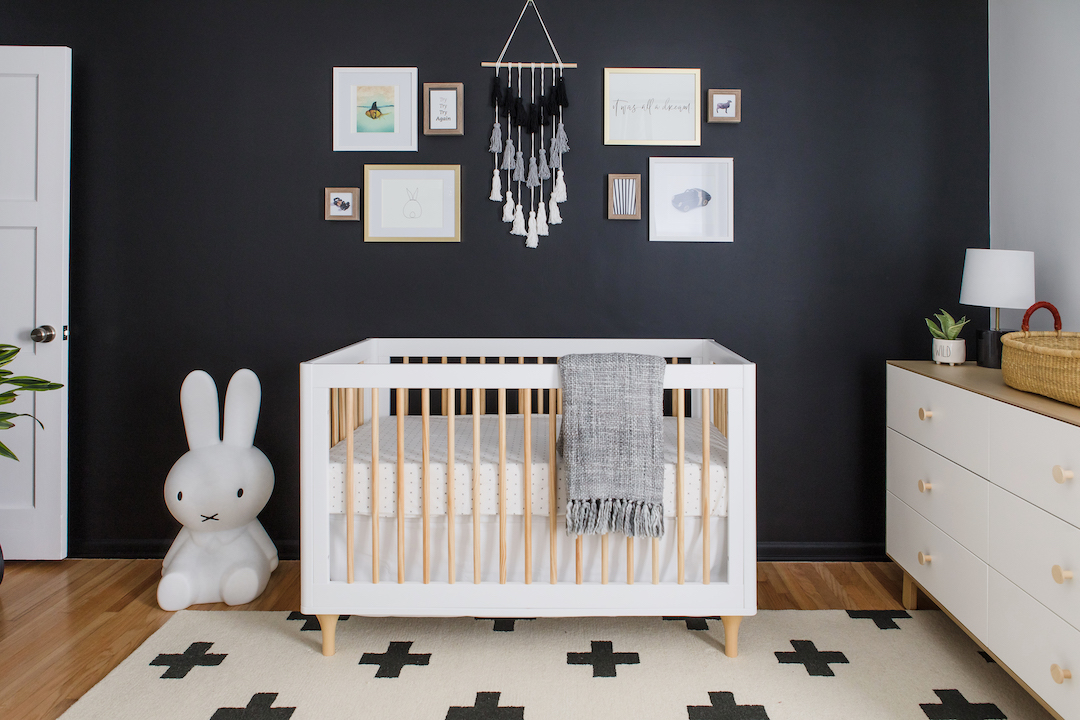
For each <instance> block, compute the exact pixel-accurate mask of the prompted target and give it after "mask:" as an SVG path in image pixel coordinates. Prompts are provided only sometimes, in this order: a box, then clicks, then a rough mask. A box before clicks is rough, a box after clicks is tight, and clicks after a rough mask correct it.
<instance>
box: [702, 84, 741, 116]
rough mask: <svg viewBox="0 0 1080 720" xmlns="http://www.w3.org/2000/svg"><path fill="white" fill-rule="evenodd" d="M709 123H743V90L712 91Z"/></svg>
mask: <svg viewBox="0 0 1080 720" xmlns="http://www.w3.org/2000/svg"><path fill="white" fill-rule="evenodd" d="M709 122H711V123H737V122H742V90H710V91H709Z"/></svg>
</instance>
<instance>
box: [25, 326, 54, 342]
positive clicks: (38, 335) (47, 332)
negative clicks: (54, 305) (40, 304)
mask: <svg viewBox="0 0 1080 720" xmlns="http://www.w3.org/2000/svg"><path fill="white" fill-rule="evenodd" d="M30 339H31V340H33V341H34V342H36V343H47V342H52V341H53V340H55V339H56V328H54V327H53V326H52V325H42V326H41V327H38V328H34V329H33V330H31V331H30Z"/></svg>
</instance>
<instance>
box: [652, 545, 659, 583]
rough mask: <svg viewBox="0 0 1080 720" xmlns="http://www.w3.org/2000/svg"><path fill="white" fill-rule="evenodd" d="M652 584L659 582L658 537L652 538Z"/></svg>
mask: <svg viewBox="0 0 1080 720" xmlns="http://www.w3.org/2000/svg"><path fill="white" fill-rule="evenodd" d="M652 584H653V585H659V584H660V538H653V539H652Z"/></svg>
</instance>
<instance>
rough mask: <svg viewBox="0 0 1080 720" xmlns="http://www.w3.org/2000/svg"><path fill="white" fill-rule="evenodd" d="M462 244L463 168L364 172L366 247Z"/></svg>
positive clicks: (369, 169) (368, 168)
mask: <svg viewBox="0 0 1080 720" xmlns="http://www.w3.org/2000/svg"><path fill="white" fill-rule="evenodd" d="M460 241H461V166H460V165H365V166H364V242H460Z"/></svg>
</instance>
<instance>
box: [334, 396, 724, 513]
mask: <svg viewBox="0 0 1080 720" xmlns="http://www.w3.org/2000/svg"><path fill="white" fill-rule="evenodd" d="M684 422H685V426H684V431H685V438H684V453H683V503H684V505H683V512H684V514H685V515H686V516H688V517H700V516H701V476H702V472H701V461H702V452H701V440H702V437H701V423H700V421H698V420H695V419H687V420H685V421H684ZM524 429H525V421H524V418H523V416H521V415H507V416H506V513H507V514H508V515H522V514H524V497H525V493H524V487H525V484H524V479H523V475H524V472H523V470H524V458H525V442H524ZM709 429H710V436H711V440H710V443H709V475H708V477H709V497H710V500H709V514H710V515H711V516H726V515H727V458H728V446H727V438H725V437H724V436H723V435H722V434H721V433H720V431H719V430H717V429H716V428H715V427H713V426H710V428H709ZM446 430H447V418H446V417H444V416H432V417H431V418H430V428H429V433H430V439H429V454H430V457H429V463H428V464H429V471H430V478H429V480H428V489H429V493H430V497H429V498H428V512H429V514H431V515H445V514H446V506H447V503H446V501H447V483H446V467H447V441H446ZM454 434H455V439H454V513H455V514H456V515H471V514H472V506H473V498H472V486H473V477H472V475H473V468H472V454H473V453H472V446H473V418H472V416H457V417H456V418H455V423H454ZM404 435H405V443H404V444H405V468H404V470H405V472H404V495H405V503H404V505H405V507H404V511H405V515H406V516H407V517H419V516H420V515H421V514H422V492H421V475H422V464H423V425H422V419H421V418H419V417H415V416H408V417H406V418H405V433H404ZM677 437H678V420H677V419H676V418H673V417H665V418H664V514H665V515H667V516H669V517H673V516H674V515H675V514H676V506H675V470H676V463H677V458H678V446H677ZM353 442H354V446H353V450H354V453H355V455H354V458H353V462H354V466H355V473H354V483H355V486H354V487H355V496H354V497H355V506H356V513H357V514H360V515H370V514H371V424H370V422H368V423H365V424H364V425H362V426H360V427H359V428H357V429H356V430H355V431H354V432H353ZM345 443H346V441H345V440H342V441H341V442H339V443H338V444H337V445H335V446H334V447H332V448H331V449H330V471H329V481H330V488H329V490H330V512H331V513H344V512H345V479H344V478H345V462H346V450H347V448H346V445H345ZM531 465H532V472H531V487H532V493H531V500H532V507H531V512H532V514H533V515H547V514H548V513H549V512H550V498H549V491H548V488H549V476H548V418H547V416H546V415H533V416H532V463H531ZM556 468H557V470H558V483H557V485H558V486H557V508H556V511H557V514H559V515H563V514H564V512H565V507H566V497H565V492H564V479H563V477H564V468H563V462H562V456H557V458H556ZM479 496H480V497H479V504H480V513H481V514H482V515H496V514H498V508H499V419H498V416H495V415H483V416H481V418H480V481H479ZM396 514H397V419H396V418H393V417H391V418H386V417H384V418H381V421H380V423H379V515H380V516H390V517H392V516H395V515H396Z"/></svg>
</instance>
